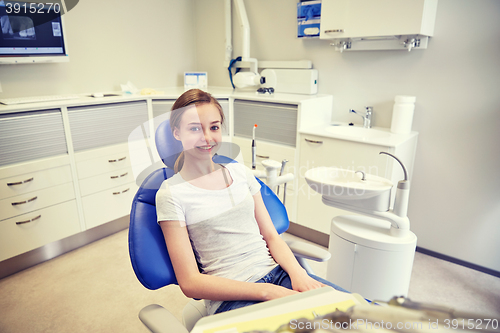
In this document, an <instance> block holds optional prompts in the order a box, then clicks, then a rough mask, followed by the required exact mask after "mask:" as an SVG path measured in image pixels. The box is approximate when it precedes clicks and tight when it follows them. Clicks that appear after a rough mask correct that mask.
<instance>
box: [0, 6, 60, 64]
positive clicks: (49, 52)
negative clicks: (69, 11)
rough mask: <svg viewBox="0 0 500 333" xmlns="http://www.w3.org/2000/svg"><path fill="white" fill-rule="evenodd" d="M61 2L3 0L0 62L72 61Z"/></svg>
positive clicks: (0, 14) (1, 7)
mask: <svg viewBox="0 0 500 333" xmlns="http://www.w3.org/2000/svg"><path fill="white" fill-rule="evenodd" d="M63 12H64V10H63V8H62V4H61V2H27V1H8V0H0V28H1V33H0V64H20V63H38V62H63V61H69V56H68V50H67V45H66V43H65V31H64V26H63V19H62V13H63Z"/></svg>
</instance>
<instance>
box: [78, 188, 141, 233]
mask: <svg viewBox="0 0 500 333" xmlns="http://www.w3.org/2000/svg"><path fill="white" fill-rule="evenodd" d="M137 189H138V187H137V185H136V184H135V183H128V184H126V185H122V186H118V187H114V188H112V189H109V190H105V191H102V192H99V193H95V194H91V195H88V196H86V197H83V198H82V204H83V213H84V216H85V224H86V226H87V228H88V229H90V228H93V227H97V226H98V225H101V224H103V223H106V222H110V221H113V220H115V219H117V218H120V217H123V216H126V215H128V214H130V209H131V206H132V199H133V198H134V196H135V193H136V192H137Z"/></svg>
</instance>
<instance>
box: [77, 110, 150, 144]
mask: <svg viewBox="0 0 500 333" xmlns="http://www.w3.org/2000/svg"><path fill="white" fill-rule="evenodd" d="M68 118H69V123H70V127H71V137H72V139H73V148H74V150H75V151H82V150H85V149H92V148H97V147H103V146H108V145H113V144H117V143H121V142H127V140H128V138H129V135H130V133H132V131H133V130H134V129H136V128H137V127H139V126H142V125H144V126H145V127H146V128H145V132H146V133H149V128H148V126H149V125H148V107H147V104H146V102H145V101H138V102H127V103H113V104H101V105H91V106H78V107H70V108H68Z"/></svg>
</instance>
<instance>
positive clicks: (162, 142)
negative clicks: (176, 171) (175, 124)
mask: <svg viewBox="0 0 500 333" xmlns="http://www.w3.org/2000/svg"><path fill="white" fill-rule="evenodd" d="M155 143H156V150H157V151H158V154H159V155H160V158H161V159H162V160H163V163H164V164H165V165H166V166H168V167H169V168H171V169H173V168H174V165H175V161H177V157H179V155H180V153H181V152H182V143H181V142H180V141H179V140H177V139H176V138H174V135H173V134H172V130H171V129H170V119H167V120H165V121H163V122H162V123H161V124H160V125H159V126H158V128H157V129H156V135H155Z"/></svg>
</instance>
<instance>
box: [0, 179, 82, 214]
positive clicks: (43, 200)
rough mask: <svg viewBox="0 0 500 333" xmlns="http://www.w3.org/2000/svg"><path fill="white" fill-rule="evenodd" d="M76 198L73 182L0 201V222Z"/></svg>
mask: <svg viewBox="0 0 500 333" xmlns="http://www.w3.org/2000/svg"><path fill="white" fill-rule="evenodd" d="M74 198H75V191H74V188H73V182H70V183H65V184H61V185H57V186H52V187H49V188H45V189H41V190H38V191H34V192H29V193H25V194H22V195H17V196H14V197H10V198H7V199H3V200H0V212H1V213H0V220H4V219H8V218H10V217H14V216H17V215H21V214H25V213H29V212H32V211H35V210H37V209H41V208H45V207H49V206H53V205H55V204H58V203H61V202H64V201H68V200H72V199H74Z"/></svg>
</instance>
